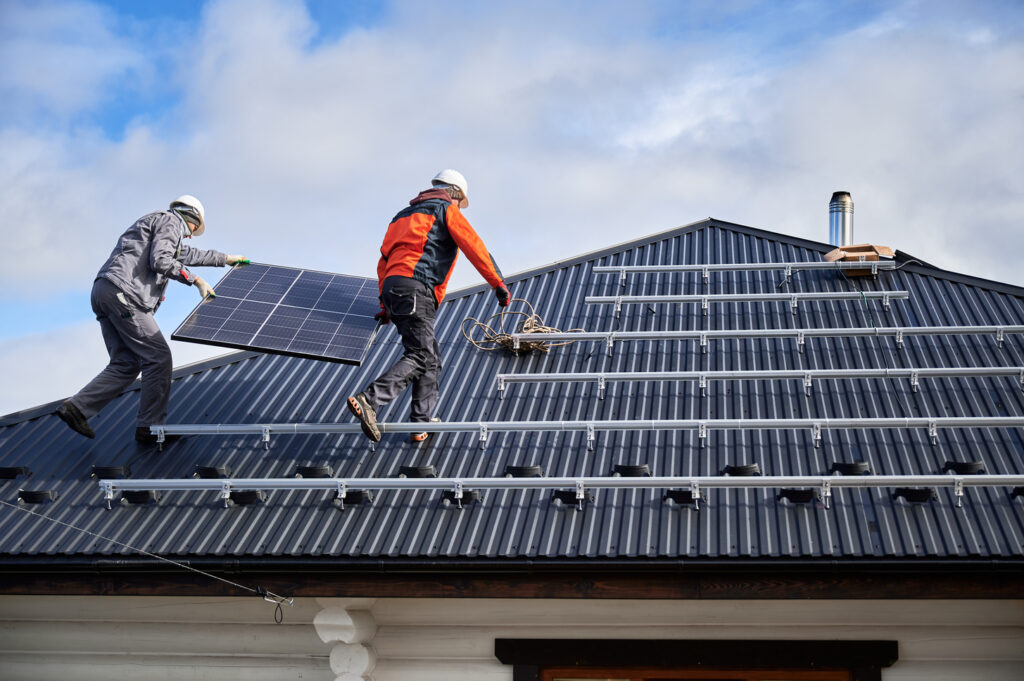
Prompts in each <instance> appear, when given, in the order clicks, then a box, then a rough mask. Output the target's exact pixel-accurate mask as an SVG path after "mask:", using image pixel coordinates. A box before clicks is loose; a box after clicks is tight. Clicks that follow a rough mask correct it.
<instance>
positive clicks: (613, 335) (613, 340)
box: [608, 333, 615, 357]
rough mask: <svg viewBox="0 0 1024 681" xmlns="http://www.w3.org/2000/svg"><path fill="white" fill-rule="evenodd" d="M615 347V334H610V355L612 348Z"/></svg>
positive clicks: (609, 354) (610, 354)
mask: <svg viewBox="0 0 1024 681" xmlns="http://www.w3.org/2000/svg"><path fill="white" fill-rule="evenodd" d="M614 348H615V334H614V333H609V334H608V356H609V357H611V356H612V350H613V349H614Z"/></svg>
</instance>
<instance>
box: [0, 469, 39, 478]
mask: <svg viewBox="0 0 1024 681" xmlns="http://www.w3.org/2000/svg"><path fill="white" fill-rule="evenodd" d="M21 475H23V476H25V477H26V478H27V477H28V476H30V475H32V471H31V470H29V467H28V466H0V480H14V479H16V478H17V477H18V476H21Z"/></svg>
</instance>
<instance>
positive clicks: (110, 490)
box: [100, 480, 114, 511]
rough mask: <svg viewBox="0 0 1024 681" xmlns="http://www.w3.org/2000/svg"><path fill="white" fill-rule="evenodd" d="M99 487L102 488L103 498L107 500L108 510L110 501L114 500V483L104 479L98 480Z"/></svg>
mask: <svg viewBox="0 0 1024 681" xmlns="http://www.w3.org/2000/svg"><path fill="white" fill-rule="evenodd" d="M100 489H102V490H103V498H104V499H106V500H107V510H108V511H109V510H110V502H111V501H113V500H114V485H113V483H111V482H108V481H106V480H102V481H100Z"/></svg>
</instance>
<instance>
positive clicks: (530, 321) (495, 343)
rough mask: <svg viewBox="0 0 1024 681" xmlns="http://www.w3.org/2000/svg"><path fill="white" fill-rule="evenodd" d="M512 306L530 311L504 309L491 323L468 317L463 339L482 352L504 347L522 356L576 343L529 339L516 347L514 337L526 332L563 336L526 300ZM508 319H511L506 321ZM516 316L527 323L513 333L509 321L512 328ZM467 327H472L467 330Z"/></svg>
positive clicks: (520, 299) (491, 317)
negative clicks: (506, 326)
mask: <svg viewBox="0 0 1024 681" xmlns="http://www.w3.org/2000/svg"><path fill="white" fill-rule="evenodd" d="M512 303H522V304H523V305H525V306H526V307H527V308H529V312H525V311H523V310H509V309H508V307H504V308H502V309H501V311H500V312H497V313H495V314H493V315H491V316H490V317H489V318H488V319H487V321H484V322H482V321H480V320H479V319H475V318H474V317H467V318H466V319H465V320H464V321H463V322H462V335H463V337H464V338H465V339H466V340H468V341H469V342H470V343H472V344H473V345H474V346H475V347H476V348H477V349H479V350H498V349H500V348H504V349H505V350H507V351H509V352H511V353H514V354H517V355H521V354H526V353H528V352H532V351H534V350H537V351H538V352H547V351H548V350H550V349H551V348H554V347H557V346H559V345H570V344H572V343H575V342H576V341H562V342H560V343H553V342H550V341H543V340H536V341H533V340H529V341H524V340H520V341H519V347H518V348H517V347H515V346H514V341H513V338H512V334H513V333H525V334H545V333H562V331H561V329H556V328H554V327H553V326H545V324H544V320H543V319H541V318H540V315H538V314H537V313H536V312H534V311H533V306H532V305H530V303H528V302H527V301H525V300H523V299H522V298H513V299H512V300H510V301H509V304H510V305H511V304H512ZM506 317H507V318H508V319H506ZM513 317H523V320H522V321H521V322H520V323H519V326H518V327H516V328H515V329H514V330H513V331H506V329H505V324H506V322H507V323H508V324H509V325H510V326H511V325H512V324H513V320H512V318H513ZM495 318H497V320H498V322H497V326H498V328H497V329H495V328H494V327H493V326H492V324H494V320H495ZM467 324H468V325H469V326H468V328H467ZM478 330H479V332H480V333H481V334H482V336H483V337H482V338H473V334H474V332H476V331H478ZM584 330H585V329H569V332H573V331H584Z"/></svg>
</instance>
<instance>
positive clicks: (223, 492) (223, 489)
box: [220, 480, 231, 508]
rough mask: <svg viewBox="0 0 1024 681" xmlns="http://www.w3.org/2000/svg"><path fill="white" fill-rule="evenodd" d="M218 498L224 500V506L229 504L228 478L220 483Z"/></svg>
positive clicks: (229, 489) (229, 486)
mask: <svg viewBox="0 0 1024 681" xmlns="http://www.w3.org/2000/svg"><path fill="white" fill-rule="evenodd" d="M220 499H221V501H223V502H224V508H227V507H228V506H230V505H231V482H230V481H228V480H225V481H224V482H222V483H220Z"/></svg>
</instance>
